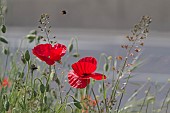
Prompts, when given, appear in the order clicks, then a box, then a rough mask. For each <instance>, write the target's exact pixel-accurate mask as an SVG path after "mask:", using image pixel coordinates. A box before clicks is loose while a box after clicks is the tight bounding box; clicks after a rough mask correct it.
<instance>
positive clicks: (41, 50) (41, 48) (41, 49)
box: [32, 44, 52, 57]
mask: <svg viewBox="0 0 170 113" xmlns="http://www.w3.org/2000/svg"><path fill="white" fill-rule="evenodd" d="M51 48H52V45H51V44H39V45H37V46H36V47H34V48H33V49H32V52H33V54H34V55H35V56H37V57H39V56H44V57H48V56H49V55H50V51H49V50H50V49H51Z"/></svg>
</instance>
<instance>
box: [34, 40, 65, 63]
mask: <svg viewBox="0 0 170 113" xmlns="http://www.w3.org/2000/svg"><path fill="white" fill-rule="evenodd" d="M66 49H67V48H66V46H65V45H62V44H59V43H58V44H56V45H54V46H52V45H51V44H39V45H37V46H36V47H34V49H32V53H33V54H34V55H35V56H37V57H38V58H39V59H40V60H42V61H45V62H46V63H47V64H48V65H53V64H54V63H55V61H60V60H61V57H62V56H64V55H65V53H66Z"/></svg>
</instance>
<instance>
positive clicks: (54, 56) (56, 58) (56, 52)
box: [50, 49, 62, 61]
mask: <svg viewBox="0 0 170 113" xmlns="http://www.w3.org/2000/svg"><path fill="white" fill-rule="evenodd" d="M61 52H62V50H61V49H57V50H50V59H51V60H53V61H59V60H61V55H60V54H61Z"/></svg>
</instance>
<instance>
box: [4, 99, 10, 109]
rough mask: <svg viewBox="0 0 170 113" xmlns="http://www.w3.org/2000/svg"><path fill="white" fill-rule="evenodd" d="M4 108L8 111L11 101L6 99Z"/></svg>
mask: <svg viewBox="0 0 170 113" xmlns="http://www.w3.org/2000/svg"><path fill="white" fill-rule="evenodd" d="M4 108H5V111H8V110H9V101H8V100H7V101H5V103H4Z"/></svg>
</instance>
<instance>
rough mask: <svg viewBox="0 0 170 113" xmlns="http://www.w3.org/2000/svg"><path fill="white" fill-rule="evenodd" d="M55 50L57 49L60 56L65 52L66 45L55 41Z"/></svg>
mask: <svg viewBox="0 0 170 113" xmlns="http://www.w3.org/2000/svg"><path fill="white" fill-rule="evenodd" d="M53 48H54V49H55V50H56V49H57V50H58V51H59V52H60V53H59V55H60V56H61V57H62V56H64V55H65V54H66V50H67V47H66V46H65V45H63V44H60V43H57V44H56V45H54V47H53Z"/></svg>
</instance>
